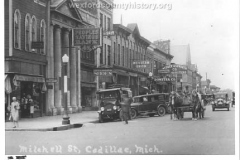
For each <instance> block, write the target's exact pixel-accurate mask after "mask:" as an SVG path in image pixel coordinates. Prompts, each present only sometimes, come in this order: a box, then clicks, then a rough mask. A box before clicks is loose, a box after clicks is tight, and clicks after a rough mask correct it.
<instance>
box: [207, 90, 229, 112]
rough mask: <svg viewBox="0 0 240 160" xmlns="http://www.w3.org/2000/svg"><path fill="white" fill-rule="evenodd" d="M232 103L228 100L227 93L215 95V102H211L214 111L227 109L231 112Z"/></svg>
mask: <svg viewBox="0 0 240 160" xmlns="http://www.w3.org/2000/svg"><path fill="white" fill-rule="evenodd" d="M230 103H231V101H229V100H228V94H227V93H225V92H219V93H214V100H213V101H212V102H211V104H212V111H215V109H216V108H227V110H228V111H229V107H230Z"/></svg>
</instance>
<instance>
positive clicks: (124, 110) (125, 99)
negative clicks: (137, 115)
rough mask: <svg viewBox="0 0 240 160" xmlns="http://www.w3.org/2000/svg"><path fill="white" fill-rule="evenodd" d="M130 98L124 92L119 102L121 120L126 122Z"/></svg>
mask: <svg viewBox="0 0 240 160" xmlns="http://www.w3.org/2000/svg"><path fill="white" fill-rule="evenodd" d="M130 104H131V99H130V98H128V97H127V95H126V94H123V95H122V102H121V103H120V105H121V108H122V113H123V120H124V121H125V123H126V124H128V118H129V113H130V112H129V110H130Z"/></svg>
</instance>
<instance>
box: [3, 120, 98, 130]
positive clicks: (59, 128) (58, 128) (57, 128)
mask: <svg viewBox="0 0 240 160" xmlns="http://www.w3.org/2000/svg"><path fill="white" fill-rule="evenodd" d="M96 122H98V120H94V121H90V122H84V123H74V124H68V125H63V126H58V127H48V128H6V129H5V131H64V130H69V129H72V128H80V127H82V126H83V124H85V123H96Z"/></svg>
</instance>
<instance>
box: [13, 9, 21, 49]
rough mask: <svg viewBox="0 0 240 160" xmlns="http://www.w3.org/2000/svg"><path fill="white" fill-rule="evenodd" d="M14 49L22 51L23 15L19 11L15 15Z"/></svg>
mask: <svg viewBox="0 0 240 160" xmlns="http://www.w3.org/2000/svg"><path fill="white" fill-rule="evenodd" d="M14 48H16V49H21V13H20V11H19V10H18V9H16V10H15V13H14Z"/></svg>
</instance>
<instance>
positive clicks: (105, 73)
mask: <svg viewBox="0 0 240 160" xmlns="http://www.w3.org/2000/svg"><path fill="white" fill-rule="evenodd" d="M93 73H94V74H95V75H97V76H112V70H111V69H94V71H93Z"/></svg>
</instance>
